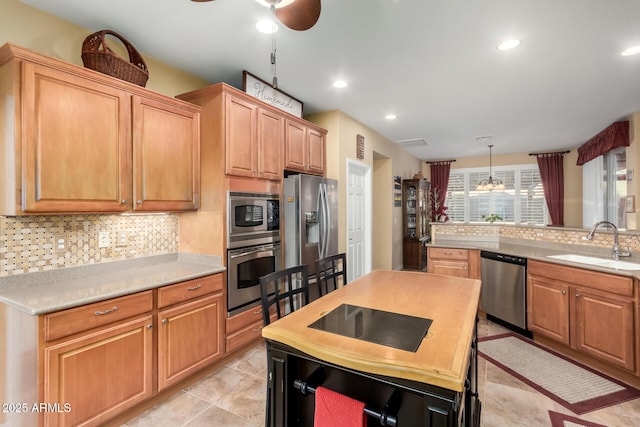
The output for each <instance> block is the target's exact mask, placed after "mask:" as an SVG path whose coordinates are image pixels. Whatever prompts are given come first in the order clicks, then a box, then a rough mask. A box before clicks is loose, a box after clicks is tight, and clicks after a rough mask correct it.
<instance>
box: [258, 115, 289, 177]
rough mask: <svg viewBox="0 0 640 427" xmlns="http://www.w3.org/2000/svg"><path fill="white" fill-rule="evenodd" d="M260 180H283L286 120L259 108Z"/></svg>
mask: <svg viewBox="0 0 640 427" xmlns="http://www.w3.org/2000/svg"><path fill="white" fill-rule="evenodd" d="M257 137H258V178H263V179H271V180H276V181H278V180H281V179H282V162H281V160H280V159H281V158H282V154H281V153H282V151H283V144H284V119H283V118H282V116H281V115H280V114H277V113H275V112H272V111H269V110H264V109H262V108H258V135H257Z"/></svg>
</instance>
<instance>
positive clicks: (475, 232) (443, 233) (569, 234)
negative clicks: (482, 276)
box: [431, 223, 640, 251]
mask: <svg viewBox="0 0 640 427" xmlns="http://www.w3.org/2000/svg"><path fill="white" fill-rule="evenodd" d="M588 231H589V230H583V229H577V228H573V229H572V228H560V227H534V226H519V225H511V224H455V223H437V224H436V223H432V224H431V233H432V239H433V238H435V239H434V240H436V241H437V239H438V238H440V239H447V237H452V236H456V237H462V236H480V237H487V238H488V239H492V238H493V239H495V238H509V239H519V240H528V241H532V243H533V242H538V243H543V244H562V245H575V246H580V247H581V249H582V250H591V249H596V248H597V249H602V248H612V246H613V240H614V235H613V233H612V232H611V231H610V230H608V229H606V228H602V229H599V230H598V231H597V232H596V234H595V235H594V238H593V240H584V239H583V237H584V236H586V235H587V233H588ZM637 234H638V233H637V231H634V232H626V231H621V232H620V233H619V244H620V248H621V249H623V250H626V248H627V247H628V248H629V249H630V250H632V251H640V240H639V239H638V237H636V235H637Z"/></svg>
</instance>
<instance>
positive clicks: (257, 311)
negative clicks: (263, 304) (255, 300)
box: [253, 308, 262, 316]
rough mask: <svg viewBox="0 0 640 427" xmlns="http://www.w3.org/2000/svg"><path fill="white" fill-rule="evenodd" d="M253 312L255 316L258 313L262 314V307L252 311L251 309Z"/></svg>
mask: <svg viewBox="0 0 640 427" xmlns="http://www.w3.org/2000/svg"><path fill="white" fill-rule="evenodd" d="M253 314H255V315H256V316H257V315H258V314H262V309H261V308H260V309H258V310H254V311H253Z"/></svg>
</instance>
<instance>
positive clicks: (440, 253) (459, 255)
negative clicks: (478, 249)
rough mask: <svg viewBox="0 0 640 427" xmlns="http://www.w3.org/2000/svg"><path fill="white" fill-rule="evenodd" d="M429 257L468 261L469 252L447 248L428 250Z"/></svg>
mask: <svg viewBox="0 0 640 427" xmlns="http://www.w3.org/2000/svg"><path fill="white" fill-rule="evenodd" d="M429 256H430V257H431V258H442V259H460V260H468V259H469V250H467V249H449V248H429Z"/></svg>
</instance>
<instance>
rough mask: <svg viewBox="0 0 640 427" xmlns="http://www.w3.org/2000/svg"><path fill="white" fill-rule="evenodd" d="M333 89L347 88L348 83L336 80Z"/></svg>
mask: <svg viewBox="0 0 640 427" xmlns="http://www.w3.org/2000/svg"><path fill="white" fill-rule="evenodd" d="M333 87H335V88H338V89H342V88H343V87H347V82H345V81H344V80H336V81H335V82H333Z"/></svg>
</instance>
